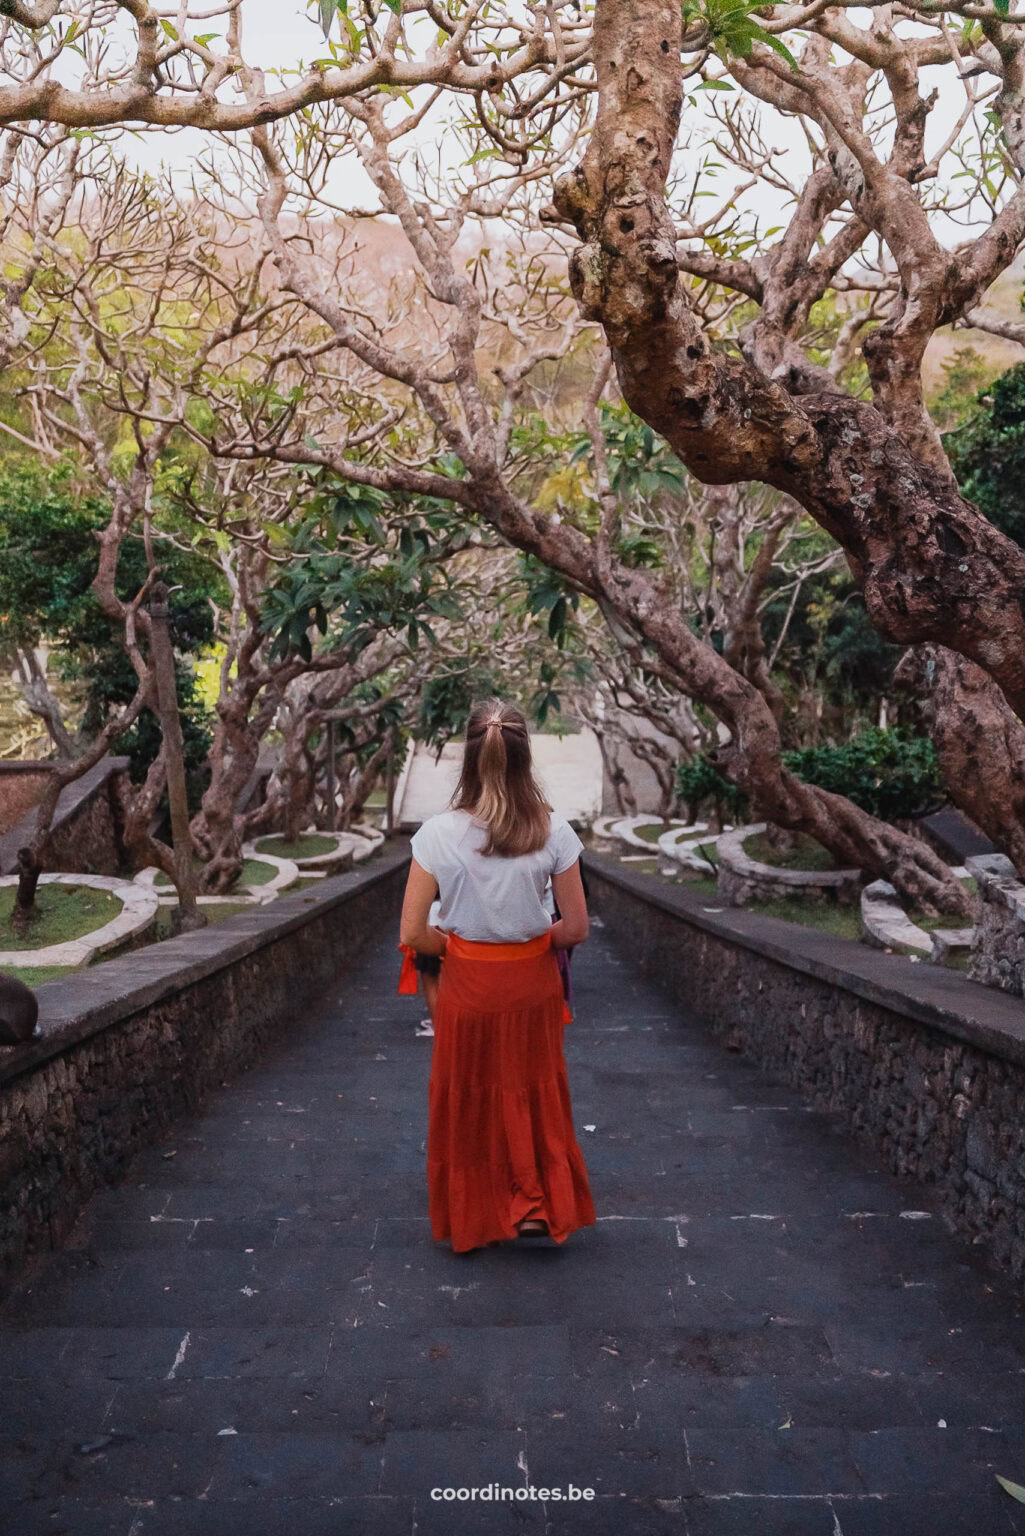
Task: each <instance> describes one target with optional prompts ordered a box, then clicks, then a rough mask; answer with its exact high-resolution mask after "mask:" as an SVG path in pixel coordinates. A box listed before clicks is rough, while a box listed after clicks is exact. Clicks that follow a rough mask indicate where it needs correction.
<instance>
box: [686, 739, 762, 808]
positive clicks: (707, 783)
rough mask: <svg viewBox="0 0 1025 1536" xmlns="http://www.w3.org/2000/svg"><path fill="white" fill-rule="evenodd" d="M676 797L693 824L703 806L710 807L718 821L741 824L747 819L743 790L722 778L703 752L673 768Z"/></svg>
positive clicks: (745, 798) (745, 799) (745, 797)
mask: <svg viewBox="0 0 1025 1536" xmlns="http://www.w3.org/2000/svg"><path fill="white" fill-rule="evenodd" d="M676 793H677V794H678V795H679V797H680V799H681V800H682V801H683V803H684V805H686V806H687V808H688V811H689V813H690V816H691V819H692V820H695V819H696V818H697V816H698V814H699V812H700V810H701V807H702V806H703V805H706V804H709V803H710V804H711V805H713V806H714V807H715V810H716V812H717V814H718V816H719V819H720V820H721V821H742V820H744V819H745V817H746V816H747V796H746V795H745V794H744V792H743V790H740V789H738V788H737V786H736V785H735V784H731V783H730V781H729V779H725V778H723V776H722V774H721V773H720V772H719V770H718V769H717V768H716V767H715V766H714V765H713V764H712V762H711V761H710V759H709V758H707V757H706V756H705V754H704V753H703V752H699V753H698V754H697V755H696V756H695V757H692V758H691V759H690V760H689V761H688V762H685V763H677V765H676Z"/></svg>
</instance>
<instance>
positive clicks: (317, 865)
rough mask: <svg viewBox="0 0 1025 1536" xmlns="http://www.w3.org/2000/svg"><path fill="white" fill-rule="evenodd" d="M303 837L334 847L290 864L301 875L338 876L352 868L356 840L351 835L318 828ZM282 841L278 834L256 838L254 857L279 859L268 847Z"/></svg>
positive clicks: (253, 843)
mask: <svg viewBox="0 0 1025 1536" xmlns="http://www.w3.org/2000/svg"><path fill="white" fill-rule="evenodd" d="M303 836H304V837H306V836H316V837H322V838H324V839H326V840H328V841H330V842H332V843H333V844H334V847H333V848H330V849H328V850H327V851H326V852H324V853H315V854H311V856H310V857H309V858H306V859H296V858H293V859H292V860H291V861H290V862H291V863H293V864H294V865H295V867H296V868H297V869H298V870H299V871H300V873H301V874H304V875H313V874H325V875H326V874H337V873H338V872H339V871H340V870H343V869H351V868H352V864H353V858H354V839H353V837H352V835H351V834H350V833H348V832H321V831H320V829H319V828H318V829H317V830H316V832H314V831H313V830H311V831H310V832H309V833H304V834H303ZM280 841H281V838H280V836H279V834H278V833H276V832H270V833H267V834H265V835H264V836H263V837H254V839H253V842H252V847H253V848H254V849H255V850H256V853H255V855H254V857H256V858H266V856H267V855H268V854H271V855H272V856H273V857H275V858H277V857H279V855H277V854H275V853H274V850H273V848H271V847H268V846H266V845H267V844H270V843H275V842H280Z"/></svg>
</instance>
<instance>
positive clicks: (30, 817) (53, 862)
mask: <svg viewBox="0 0 1025 1536" xmlns="http://www.w3.org/2000/svg"><path fill="white" fill-rule="evenodd" d="M127 771H128V759H127V758H126V757H104V758H102V759H101V760H100V762H98V763H97V764H96V765H95V766H94V767H93V768H90V770H89V772H88V773H84V774H83V775H82V777H81V778H80V779H76V780H75V781H74V782H73V783H71V784H68V785H67V786H66V787H65V788H64V789H63V790H62V791H61V796H60V799H59V800H58V801H57V810H56V813H55V814H54V818H53V825H52V828H51V831H50V838H49V845H48V847H47V850H46V853H45V854H44V856H43V868H44V869H45V870H50V871H52V872H53V873H57V874H59V873H61V872H67V873H69V874H86V875H116V874H119V873H120V871H121V865H122V864H123V862H124V860H123V858H122V849H121V834H120V825H121V824H120V814H119V809H118V798H117V783H118V779H119V778H120V776H121V775H122V774H124V773H126V772H127ZM33 783H34V790H33V796H32V800H31V803H30V808H29V809H28V810H27V811H26V813H25V814H24V815H23V816H22V817H21V818H20V820H19V821H17V822H16V823H15V825H14V826H13V827H11V828H10V829H9V830H8V831H6V832H0V874H4V875H8V874H13V873H14V872H15V871H16V870H17V867H18V866H17V856H18V849H19V848H22V847H24V846H25V845H26V844H27V843H29V842H31V840H32V837H33V835H34V832H35V825H36V810H35V808H36V805H37V804H38V801H39V798H40V795H41V793H42V788H43V779H41V778H37V779H35V780H33Z"/></svg>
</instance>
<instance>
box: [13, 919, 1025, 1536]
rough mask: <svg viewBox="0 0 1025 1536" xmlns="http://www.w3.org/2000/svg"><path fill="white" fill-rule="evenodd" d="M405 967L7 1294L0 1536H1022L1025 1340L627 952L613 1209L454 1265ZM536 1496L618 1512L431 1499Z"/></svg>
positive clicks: (601, 1175)
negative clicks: (437, 1218)
mask: <svg viewBox="0 0 1025 1536" xmlns="http://www.w3.org/2000/svg"><path fill="white" fill-rule="evenodd" d="M393 958H394V951H393V948H392V943H391V938H390V937H387V938H386V939H385V941H384V942H383V943H382V946H381V950H380V953H379V954H375V955H373V956H370V957H368V961H367V965H366V967H365V969H364V970H363V971H362V972H361V973H360V974H359V975H358V976H356V977H354V978H349V979H347V980H346V982H345V984H344V985H343V986H341V987H337V988H333V989H332V991H331V994H330V996H329V997H328V998H327V999H325V1002H324V1005H323V1006H322V1007H321V1008H319V1009H316V1010H313V1011H312V1012H311V1014H310V1015H309V1016H308V1017H307V1018H306V1019H304V1020H302V1021H297V1022H296V1024H295V1026H294V1028H293V1029H292V1030H291V1031H290V1033H289V1036H288V1038H286V1039H283V1040H282V1041H281V1042H279V1043H278V1044H277V1045H276V1046H275V1047H273V1048H272V1049H271V1050H270V1051H269V1052H268V1054H267V1057H266V1058H265V1060H264V1061H263V1062H262V1063H261V1064H260V1065H259V1067H258V1068H257V1069H256V1070H255V1071H253V1072H250V1073H248V1074H245V1075H244V1076H242V1077H240V1078H239V1079H237V1080H236V1081H235V1082H233V1083H232V1084H230V1085H228V1086H226V1087H225V1088H224V1089H223V1090H222V1091H221V1092H220V1093H218V1094H217V1095H216V1096H214V1097H213V1098H211V1100H210V1101H209V1103H208V1104H207V1105H206V1106H205V1107H204V1108H203V1110H202V1112H201V1113H199V1114H197V1115H196V1116H195V1117H194V1118H193V1119H191V1120H190V1121H189V1122H187V1123H185V1124H183V1125H181V1126H179V1127H177V1128H175V1129H174V1130H173V1131H172V1132H171V1133H169V1134H168V1135H166V1136H165V1137H163V1138H162V1139H161V1141H160V1143H159V1144H158V1145H156V1146H155V1147H153V1148H151V1149H150V1150H148V1151H147V1152H146V1153H145V1154H144V1155H143V1156H142V1157H140V1158H139V1159H138V1160H137V1161H136V1162H135V1164H134V1165H133V1167H132V1168H131V1169H130V1170H129V1174H128V1177H127V1178H126V1180H125V1182H124V1183H123V1184H122V1185H121V1186H120V1187H119V1188H117V1189H112V1190H105V1191H103V1192H101V1193H100V1194H99V1195H98V1196H97V1197H96V1198H95V1199H94V1200H93V1201H92V1202H91V1204H90V1207H89V1208H88V1210H87V1211H86V1212H85V1213H84V1214H83V1217H82V1219H81V1221H80V1222H79V1223H78V1225H77V1227H76V1229H75V1232H74V1233H73V1235H72V1238H71V1240H70V1242H69V1245H68V1247H67V1250H66V1251H65V1252H64V1253H63V1254H60V1255H56V1256H54V1257H53V1259H52V1260H51V1261H50V1262H48V1263H47V1264H45V1265H44V1266H42V1267H41V1269H40V1271H39V1273H38V1274H36V1275H35V1276H34V1277H33V1279H32V1281H31V1283H30V1284H26V1285H25V1286H24V1287H23V1288H22V1290H21V1291H20V1292H19V1293H18V1294H17V1295H16V1296H15V1297H14V1298H12V1300H11V1302H10V1304H9V1306H8V1307H7V1309H6V1316H5V1319H4V1321H5V1323H6V1327H5V1329H4V1331H3V1334H2V1335H0V1396H2V1399H3V1401H4V1404H5V1407H6V1409H7V1412H6V1415H5V1424H4V1427H5V1433H6V1435H7V1437H8V1438H7V1441H6V1444H5V1446H4V1448H3V1454H2V1463H3V1465H2V1472H0V1500H2V1501H3V1506H4V1508H5V1516H4V1520H3V1530H4V1536H6V1532H7V1530H8V1529H10V1530H11V1532H12V1536H34V1533H35V1532H36V1531H49V1532H57V1533H58V1536H60V1533H62V1532H67V1533H68V1536H72V1533H73V1536H93V1533H94V1532H95V1533H99V1532H104V1533H105V1536H143V1533H146V1532H150V1531H152V1532H154V1533H159V1536H285V1533H286V1532H287V1533H288V1536H293V1533H295V1532H302V1536H328V1533H330V1536H348V1533H349V1532H350V1531H351V1532H353V1533H357V1532H358V1533H360V1536H393V1533H397V1532H404V1533H409V1536H412V1532H413V1530H414V1522H415V1530H416V1532H417V1536H434V1533H439V1536H441V1533H444V1536H458V1533H460V1532H466V1533H467V1536H476V1533H478V1532H483V1533H485V1536H489V1533H495V1536H500V1533H502V1532H506V1531H508V1532H524V1533H529V1532H533V1531H537V1532H539V1533H542V1532H544V1533H546V1536H560V1533H562V1532H580V1533H581V1536H585V1533H586V1536H604V1533H605V1532H609V1533H612V1532H615V1533H616V1536H619V1533H620V1532H623V1533H625V1536H627V1533H628V1536H662V1533H663V1532H665V1533H673V1536H733V1533H738V1536H739V1533H743V1536H776V1533H779V1536H784V1533H785V1536H877V1533H878V1536H896V1533H899V1536H919V1533H922V1536H925V1533H926V1532H928V1536H958V1533H960V1532H962V1531H964V1532H968V1531H971V1532H972V1533H973V1536H976V1533H982V1532H987V1533H988V1532H989V1531H990V1530H993V1531H996V1532H1002V1531H1007V1532H1011V1533H1017V1532H1022V1533H1025V1518H1023V1516H1025V1508H1023V1507H1022V1506H1017V1505H1015V1504H1014V1503H1013V1501H1012V1500H1010V1499H1009V1498H1008V1497H1007V1495H1006V1494H1004V1493H1003V1492H1002V1491H1001V1490H1000V1489H999V1487H998V1485H997V1484H996V1482H995V1477H994V1474H995V1473H996V1472H1001V1473H1003V1474H1004V1475H1006V1476H1008V1477H1011V1478H1016V1479H1017V1480H1019V1481H1025V1318H1023V1316H1022V1309H1021V1307H1020V1305H1019V1302H1018V1299H1017V1297H1016V1296H1015V1294H1014V1292H1013V1290H1012V1288H1011V1286H1010V1284H1009V1283H1008V1282H1006V1281H1004V1280H1003V1279H1001V1278H999V1277H996V1276H993V1275H991V1274H988V1273H987V1272H986V1271H985V1270H984V1269H983V1268H982V1267H981V1264H980V1262H979V1260H978V1258H977V1257H976V1256H975V1255H973V1254H971V1253H970V1252H967V1251H965V1250H963V1249H961V1248H958V1247H957V1246H956V1245H955V1244H954V1243H953V1242H952V1240H951V1239H950V1237H949V1236H948V1234H947V1233H946V1232H945V1230H944V1228H943V1225H942V1222H941V1221H940V1220H939V1218H938V1217H937V1215H936V1213H935V1205H934V1203H933V1201H932V1197H931V1196H930V1195H929V1193H928V1192H925V1191H923V1190H922V1189H920V1188H916V1187H914V1186H910V1185H905V1184H902V1183H901V1182H900V1181H898V1180H895V1179H891V1178H890V1177H888V1176H887V1175H886V1174H885V1173H884V1172H883V1171H882V1169H881V1166H880V1163H879V1161H878V1159H876V1158H875V1157H874V1156H873V1155H872V1154H871V1153H870V1152H868V1151H866V1150H864V1149H861V1148H858V1147H856V1146H854V1145H852V1144H851V1142H850V1141H849V1140H848V1139H847V1136H846V1134H845V1133H844V1131H843V1128H842V1127H841V1126H840V1125H839V1123H838V1121H837V1120H836V1119H835V1118H831V1117H828V1116H822V1115H819V1114H815V1113H812V1112H810V1111H809V1109H808V1108H807V1106H806V1105H804V1104H803V1103H802V1102H801V1101H800V1100H799V1099H798V1098H797V1097H796V1096H795V1095H794V1094H792V1093H791V1092H790V1091H789V1090H788V1089H787V1088H785V1087H784V1086H781V1085H780V1084H778V1083H773V1082H770V1081H767V1080H766V1079H764V1078H762V1077H760V1076H759V1074H758V1072H757V1071H756V1070H755V1069H754V1068H753V1067H752V1066H751V1065H750V1064H749V1063H746V1062H743V1061H740V1060H739V1059H738V1058H737V1057H735V1056H732V1055H729V1054H726V1053H723V1052H722V1051H721V1050H720V1049H719V1048H718V1047H717V1046H716V1045H715V1044H714V1043H712V1042H711V1041H709V1040H708V1039H707V1038H706V1037H705V1036H704V1035H703V1034H702V1033H701V1032H700V1031H699V1030H696V1029H694V1028H692V1027H691V1026H690V1025H689V1024H688V1023H687V1021H686V1019H685V1018H683V1017H681V1016H680V1014H679V1013H678V1011H677V1010H675V1009H673V1008H671V1007H670V1006H669V1005H668V1003H667V1001H666V999H664V998H662V997H660V996H659V995H658V994H657V993H656V992H655V991H654V990H653V989H652V988H650V987H649V986H647V985H646V984H645V983H643V982H641V981H640V980H639V979H638V978H637V977H635V976H633V975H632V974H631V972H630V968H629V960H628V957H625V956H617V955H615V954H614V953H613V952H612V951H611V949H610V948H609V946H608V943H607V936H606V935H604V934H602V933H601V932H600V931H599V935H598V938H597V940H596V942H595V943H594V944H592V945H590V946H589V948H588V951H586V952H585V953H584V954H582V955H581V956H580V957H579V959H578V961H577V964H576V971H575V975H576V983H577V1022H576V1024H575V1025H574V1026H573V1027H572V1028H570V1029H568V1030H567V1033H566V1049H567V1056H568V1059H569V1064H570V1082H571V1087H572V1090H573V1097H574V1115H575V1121H576V1125H577V1134H578V1137H579V1139H580V1142H581V1145H582V1147H583V1150H584V1153H585V1157H586V1158H587V1159H588V1162H589V1167H590V1170H591V1174H592V1182H593V1187H594V1192H595V1198H596V1203H597V1206H598V1215H599V1221H598V1223H597V1225H596V1226H595V1227H593V1228H590V1229H587V1230H586V1231H584V1232H581V1233H578V1234H576V1235H575V1236H574V1238H573V1239H571V1240H570V1242H569V1243H568V1244H566V1245H565V1246H564V1247H562V1248H560V1249H558V1250H551V1249H548V1250H545V1249H537V1250H530V1251H523V1250H518V1249H492V1250H487V1251H485V1252H481V1253H476V1254H469V1255H458V1256H457V1255H453V1254H452V1253H451V1252H450V1251H449V1250H448V1248H447V1247H446V1246H445V1245H440V1244H435V1243H433V1241H432V1239H431V1235H430V1228H429V1223H428V1222H427V1219H426V1191H425V1187H424V1139H425V1135H426V1128H427V1079H428V1073H429V1070H430V1042H429V1041H425V1040H423V1039H419V1038H417V1037H416V1035H415V1032H414V1031H415V1024H416V1021H417V1019H418V1018H419V1017H420V1015H421V1012H422V1008H421V1006H420V1004H419V1003H410V1002H408V1001H407V1000H404V999H400V998H397V997H396V996H395V995H394V986H395V971H394V966H393V964H392V961H393ZM588 1125H593V1126H594V1130H593V1131H589V1130H587V1129H586V1127H587V1126H588ZM917 1213H922V1214H917ZM940 1420H943V1421H944V1423H945V1425H946V1428H940V1425H939V1421H940ZM82 1447H85V1448H86V1449H82ZM528 1479H529V1484H530V1485H532V1486H533V1488H534V1489H535V1490H536V1489H537V1488H539V1487H541V1486H550V1487H562V1488H565V1487H567V1486H568V1485H569V1484H570V1483H573V1484H575V1485H576V1486H577V1487H584V1486H591V1487H593V1488H595V1490H596V1495H597V1496H596V1498H595V1499H594V1500H593V1501H590V1502H588V1503H586V1504H585V1503H583V1502H579V1503H577V1504H570V1503H568V1502H556V1501H554V1500H553V1501H550V1502H548V1504H547V1505H546V1506H545V1505H542V1504H541V1503H540V1502H539V1501H537V1500H536V1499H535V1500H521V1501H501V1502H498V1503H495V1502H493V1501H492V1502H490V1503H489V1502H485V1503H477V1502H473V1503H470V1502H469V1501H467V1502H464V1503H459V1502H448V1501H442V1500H432V1499H431V1497H430V1491H431V1489H432V1488H435V1487H448V1486H450V1487H461V1488H475V1487H476V1488H479V1487H481V1486H483V1485H486V1484H488V1483H491V1482H495V1483H497V1484H499V1485H500V1486H507V1487H509V1488H512V1489H520V1490H525V1489H526V1488H527V1486H528ZM7 1511H12V1512H13V1514H8V1513H7Z"/></svg>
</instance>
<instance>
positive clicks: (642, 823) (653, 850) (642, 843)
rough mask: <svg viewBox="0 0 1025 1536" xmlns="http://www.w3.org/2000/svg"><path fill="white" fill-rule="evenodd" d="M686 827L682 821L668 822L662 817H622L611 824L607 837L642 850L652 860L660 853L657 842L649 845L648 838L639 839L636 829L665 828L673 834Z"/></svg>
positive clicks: (663, 834)
mask: <svg viewBox="0 0 1025 1536" xmlns="http://www.w3.org/2000/svg"><path fill="white" fill-rule="evenodd" d="M685 825H686V823H684V822H682V821H666V820H665V818H664V817H662V816H654V815H652V816H620V817H619V819H618V821H611V822H610V824H609V830H608V832H607V833H606V834H605V835H606V836H607V837H613V838H617V839H618V840H619V842H621V843H626V845H627V847H628V848H641V849H643V850H644V851H645V852H646V853H648V854H649V856H650V857H651V858H654V857H655V856H656V854H657V852H658V842H657V840H656V841H655V842H653V843H649V842H648V840H647V838H644V837H638V836H637V833H636V832H635V831H634V828H635V827H665V828H666V830H667V831H669V832H671V831H672V830H673V828H674V827H680V828H682V827H684V826H685ZM665 835H666V834H665V832H663V833H662V836H663V837H664V836H665Z"/></svg>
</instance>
